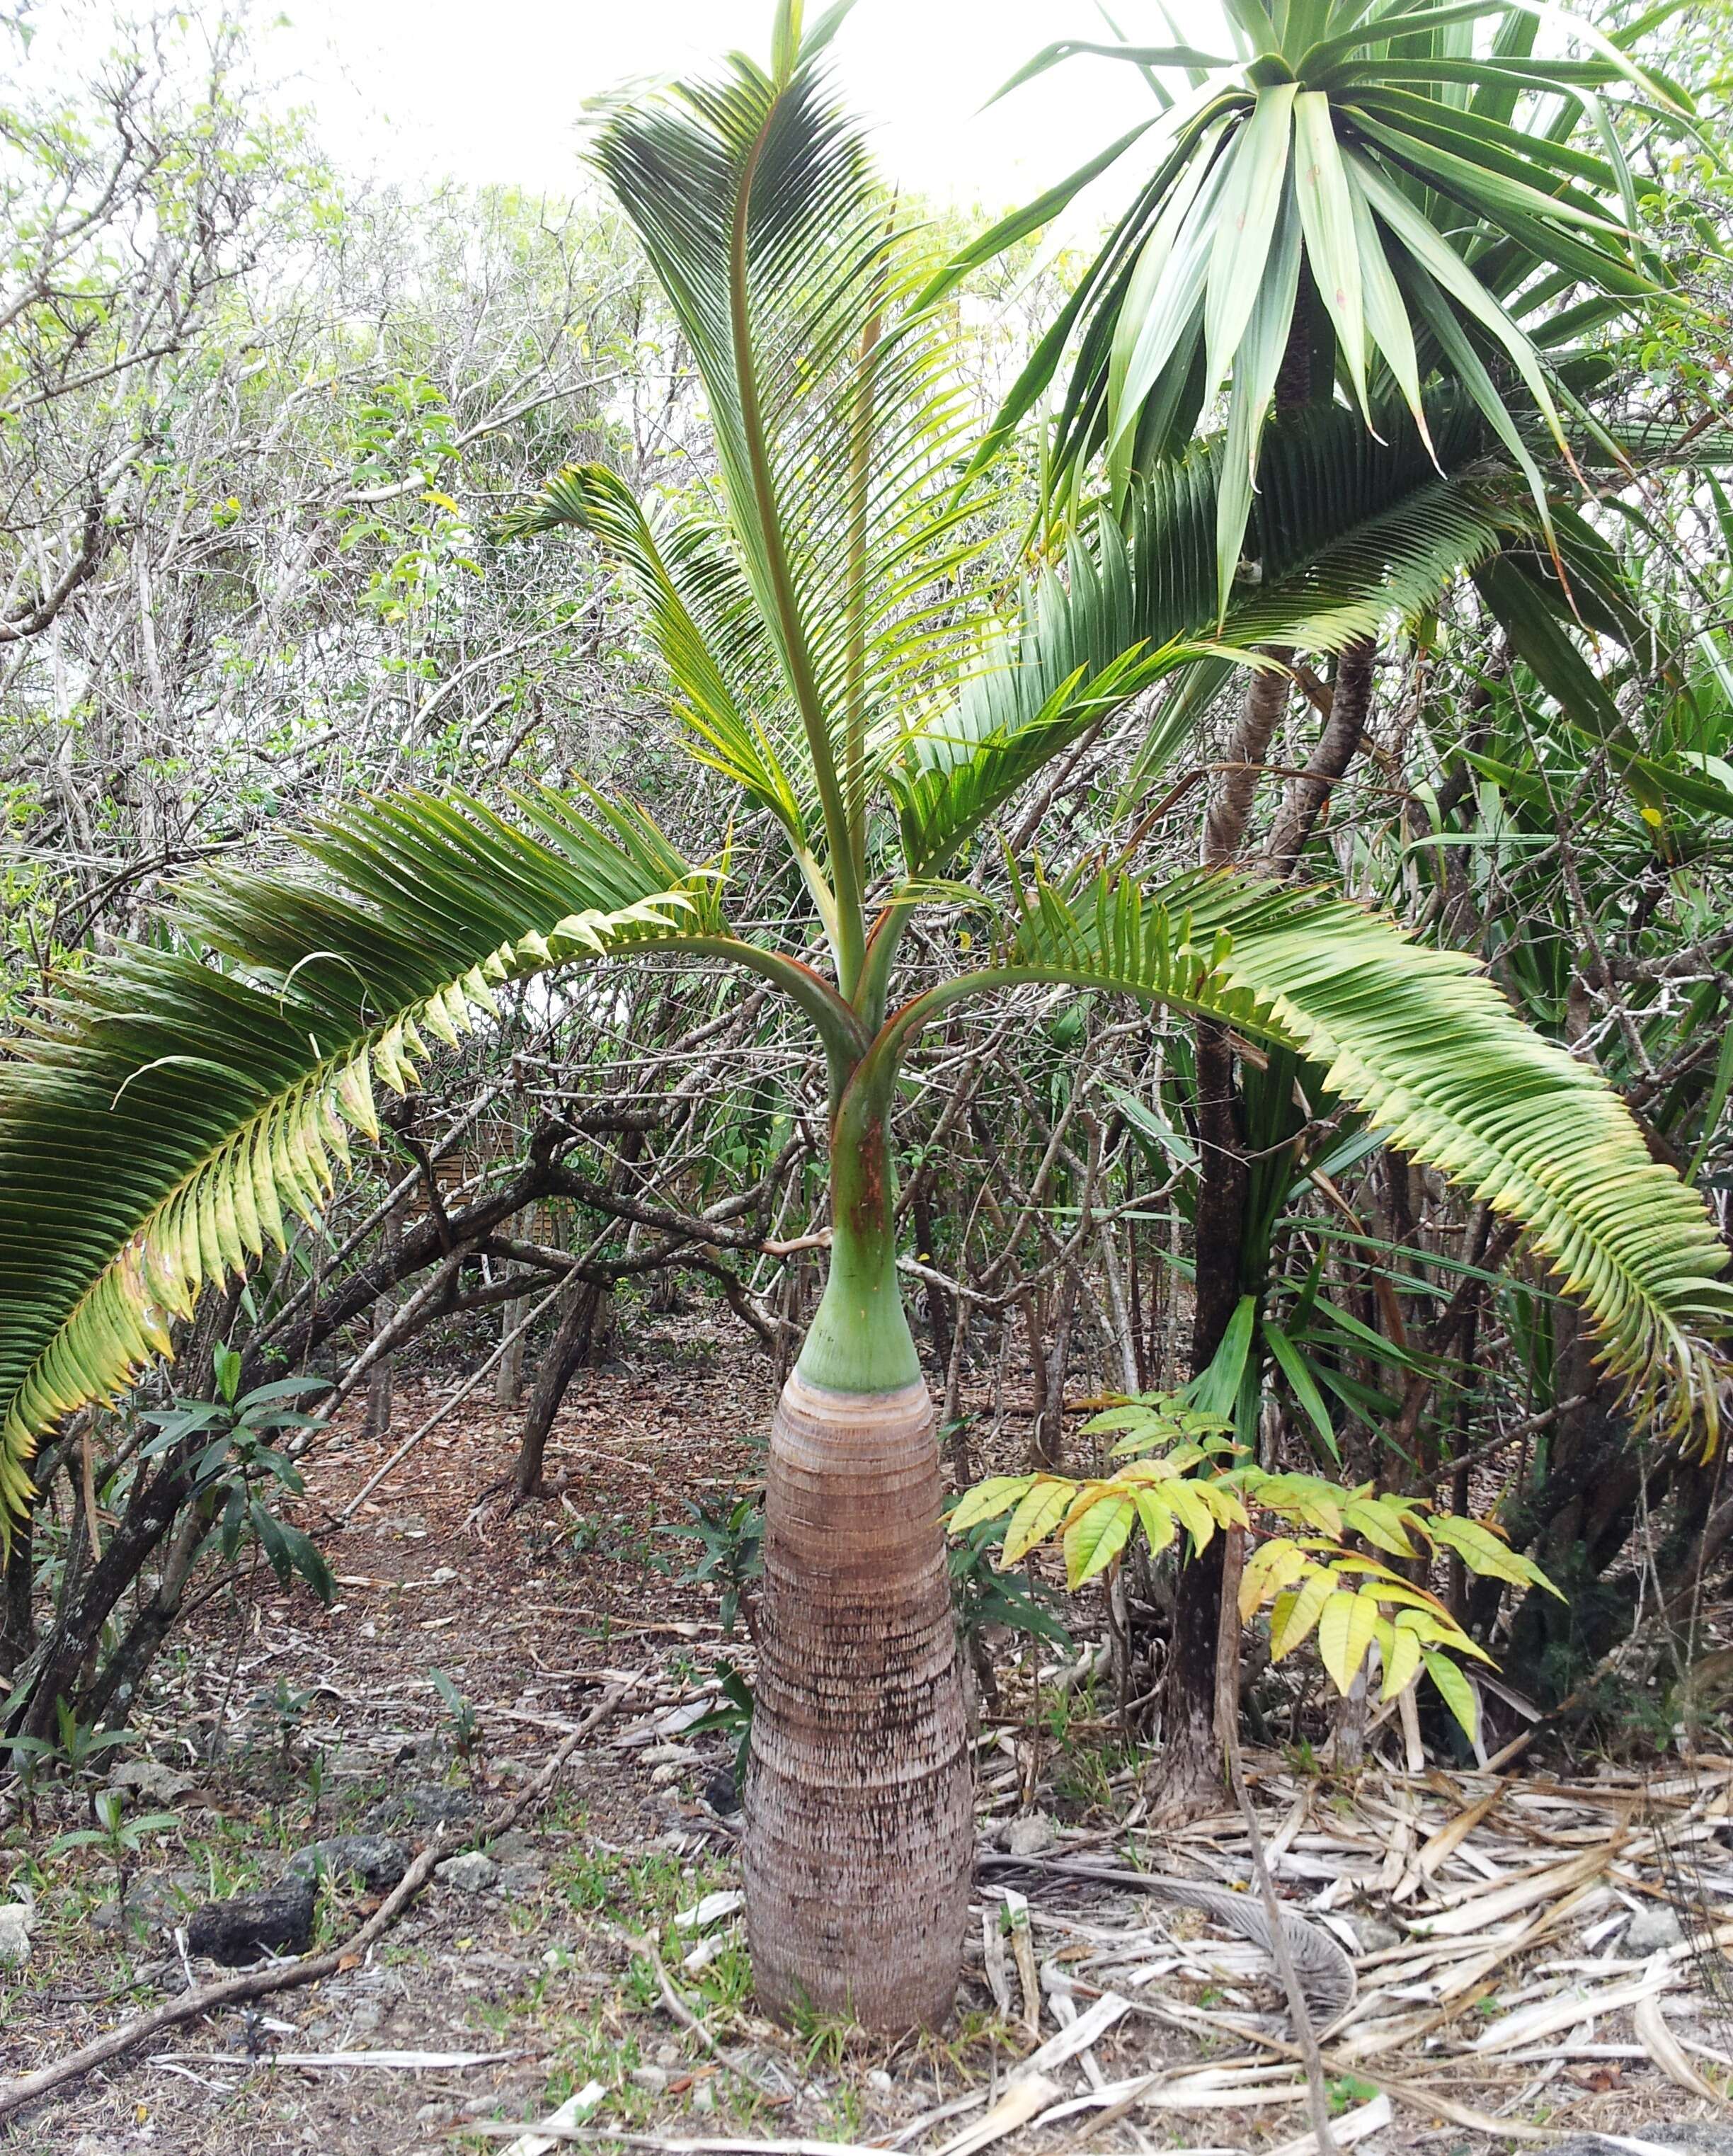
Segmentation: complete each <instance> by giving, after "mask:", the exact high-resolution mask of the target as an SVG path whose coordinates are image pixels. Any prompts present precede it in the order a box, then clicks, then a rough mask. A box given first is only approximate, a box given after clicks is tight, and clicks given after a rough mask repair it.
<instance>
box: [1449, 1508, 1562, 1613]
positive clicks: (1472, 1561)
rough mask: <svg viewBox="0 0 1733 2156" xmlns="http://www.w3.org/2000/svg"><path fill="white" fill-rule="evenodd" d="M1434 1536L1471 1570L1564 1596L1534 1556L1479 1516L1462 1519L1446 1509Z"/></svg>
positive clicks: (1516, 1584) (1514, 1584) (1519, 1585)
mask: <svg viewBox="0 0 1733 2156" xmlns="http://www.w3.org/2000/svg"><path fill="white" fill-rule="evenodd" d="M1432 1532H1433V1540H1434V1541H1436V1542H1441V1543H1443V1544H1444V1546H1445V1547H1446V1548H1448V1549H1454V1551H1455V1552H1456V1553H1457V1555H1458V1556H1459V1558H1461V1559H1462V1561H1463V1563H1464V1564H1465V1565H1466V1566H1467V1567H1468V1568H1469V1571H1470V1572H1478V1573H1484V1575H1485V1576H1486V1577H1487V1578H1491V1579H1508V1580H1509V1581H1510V1583H1511V1584H1512V1585H1513V1586H1516V1587H1544V1588H1545V1589H1546V1592H1547V1593H1548V1594H1555V1595H1558V1599H1559V1600H1560V1601H1561V1602H1562V1601H1563V1600H1564V1599H1565V1598H1564V1596H1563V1595H1561V1594H1559V1590H1558V1589H1557V1588H1556V1587H1555V1586H1554V1585H1553V1584H1552V1582H1551V1580H1550V1579H1549V1578H1547V1577H1546V1573H1544V1572H1542V1571H1541V1568H1540V1566H1539V1565H1537V1564H1536V1563H1534V1562H1533V1560H1532V1559H1531V1558H1525V1557H1523V1556H1520V1555H1519V1553H1517V1552H1516V1551H1515V1550H1513V1549H1512V1548H1510V1544H1509V1543H1506V1542H1505V1541H1503V1540H1502V1539H1501V1538H1500V1537H1499V1536H1497V1535H1495V1533H1494V1532H1492V1530H1491V1528H1490V1527H1484V1526H1483V1525H1482V1524H1481V1522H1479V1520H1463V1519H1459V1518H1458V1517H1456V1515H1455V1514H1454V1513H1451V1512H1446V1513H1443V1514H1442V1515H1441V1516H1440V1517H1438V1518H1436V1519H1434V1520H1433V1523H1432Z"/></svg>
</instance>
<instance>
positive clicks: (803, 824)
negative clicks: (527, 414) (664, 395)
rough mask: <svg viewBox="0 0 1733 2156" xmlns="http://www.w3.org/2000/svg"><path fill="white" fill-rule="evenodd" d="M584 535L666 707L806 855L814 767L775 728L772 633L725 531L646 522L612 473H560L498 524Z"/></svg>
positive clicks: (693, 514) (520, 532) (586, 469)
mask: <svg viewBox="0 0 1733 2156" xmlns="http://www.w3.org/2000/svg"><path fill="white" fill-rule="evenodd" d="M562 527H563V528H567V529H572V530H577V531H585V532H587V533H588V534H589V535H590V536H592V538H594V539H596V540H597V541H598V542H600V544H601V545H602V547H604V548H605V549H606V551H607V552H608V553H610V554H612V555H613V557H614V559H615V560H616V561H617V562H618V563H619V564H620V566H621V567H622V568H623V570H624V571H625V573H626V577H627V578H628V582H629V583H630V586H631V588H632V590H633V593H634V595H635V597H636V598H637V599H638V603H640V605H641V606H642V607H643V612H644V617H645V625H646V627H647V628H648V629H649V633H650V636H651V639H652V641H653V642H654V644H655V647H656V649H657V651H658V653H659V655H660V657H661V660H662V662H663V664H664V666H666V668H667V669H668V672H669V676H670V678H671V680H672V683H673V687H674V713H675V716H677V717H678V718H679V719H680V720H681V721H683V722H684V724H685V725H686V726H688V727H690V730H691V731H692V734H693V735H694V737H695V741H694V743H693V744H692V747H693V752H694V753H695V755H697V756H698V757H700V759H701V760H702V761H703V762H707V763H710V764H712V765H713V766H714V767H715V768H716V769H717V770H719V771H721V772H724V773H726V774H727V776H728V777H729V778H732V779H733V780H734V781H735V782H736V784H737V785H739V786H740V787H741V788H743V789H744V791H745V792H746V794H747V795H748V796H749V797H750V798H751V799H753V800H754V801H756V802H758V803H761V805H762V806H764V807H765V808H768V809H769V810H770V811H771V813H772V814H773V815H774V816H775V817H776V819H777V821H778V822H779V823H780V824H782V827H783V829H785V830H786V831H787V834H788V836H789V839H790V840H791V842H792V844H793V845H794V847H795V850H796V851H797V852H798V853H801V854H807V853H809V852H810V851H811V848H812V827H813V823H814V821H815V820H816V818H817V816H818V794H817V789H816V787H815V784H814V782H813V767H812V760H811V757H810V756H809V755H808V752H807V747H806V743H805V741H804V739H803V737H802V734H801V732H800V729H799V728H798V726H793V727H791V726H788V725H787V724H786V723H782V724H779V723H778V720H779V716H784V717H786V714H780V715H779V711H778V704H779V697H778V689H779V674H778V666H777V656H776V652H775V648H774V644H773V641H772V638H771V635H770V632H769V627H768V624H767V622H766V620H765V618H764V616H763V614H762V613H761V612H760V611H759V608H758V605H757V602H756V597H755V594H754V593H753V591H752V588H751V584H750V583H749V582H748V581H747V579H746V576H745V573H744V572H743V571H742V569H741V563H740V560H739V557H738V556H737V555H736V552H735V551H734V548H733V546H732V542H731V539H730V537H729V535H728V534H727V532H726V531H724V530H722V529H720V528H719V526H717V524H716V523H715V521H714V520H713V519H711V518H710V517H707V516H705V515H704V514H703V513H702V511H700V510H695V509H687V510H686V511H684V513H681V514H679V515H676V514H674V512H673V511H671V510H664V511H663V513H661V514H660V515H658V516H656V517H655V519H654V522H653V521H652V517H651V516H650V514H649V513H648V512H646V511H645V510H644V509H643V507H642V506H640V505H639V503H638V500H637V499H636V497H635V496H634V495H633V493H632V491H631V490H630V488H629V487H628V486H627V485H626V484H625V482H624V481H623V480H621V479H620V478H619V477H618V475H617V474H615V473H613V472H611V471H609V470H608V469H607V468H606V466H604V465H568V466H567V468H566V470H563V471H559V472H556V473H555V475H554V476H553V477H552V478H551V480H548V481H547V482H546V485H543V486H542V487H541V489H540V490H539V491H538V492H537V493H536V495H535V496H534V497H533V498H532V499H531V500H530V501H528V502H527V503H526V504H525V505H524V506H523V507H521V508H520V509H517V510H514V511H512V512H511V514H510V516H506V517H505V518H504V519H502V520H501V522H500V527H499V529H500V536H501V537H502V538H506V539H514V538H521V537H526V536H530V535H531V534H532V533H536V532H543V531H557V530H560V529H561V528H562Z"/></svg>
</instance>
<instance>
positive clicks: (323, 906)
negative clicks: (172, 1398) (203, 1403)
mask: <svg viewBox="0 0 1733 2156" xmlns="http://www.w3.org/2000/svg"><path fill="white" fill-rule="evenodd" d="M517 806H518V808H519V812H520V815H521V818H522V819H523V823H524V824H526V825H527V826H528V827H529V828H528V829H520V828H519V827H517V826H516V825H514V824H508V823H507V822H505V820H504V819H502V818H501V817H500V816H498V815H496V814H494V813H493V812H492V811H491V810H490V809H488V808H485V807H483V806H482V804H481V803H479V802H476V801H473V800H470V799H469V798H465V797H464V796H462V795H458V796H454V797H451V798H446V799H443V800H441V799H436V798H432V797H429V796H427V795H408V796H401V797H397V798H392V799H388V800H377V801H369V802H364V803H359V804H357V805H355V806H352V807H351V808H346V810H345V811H344V812H343V813H342V814H341V815H338V816H336V817H334V818H333V819H331V821H330V822H328V823H326V824H324V825H323V826H321V827H320V829H319V830H318V831H317V832H316V833H315V834H312V835H310V836H308V837H306V838H304V839H301V840H300V842H299V843H300V848H301V851H302V853H303V854H304V855H305V857H306V858H305V861H304V862H303V863H302V864H300V865H295V866H291V867H290V868H287V869H282V870H274V871H268V872H263V873H244V872H240V871H235V870H218V871H213V872H209V873H207V874H206V875H203V876H202V877H201V878H199V879H198V880H197V881H196V882H189V883H188V884H187V885H186V886H185V887H184V888H183V889H182V891H181V893H180V894H179V895H178V900H177V905H176V906H175V908H174V910H173V911H172V915H171V916H170V921H169V927H170V930H171V933H172V943H171V944H170V946H169V947H166V948H165V947H156V946H146V945H138V944H135V945H131V946H128V947H125V948H124V949H122V950H120V951H119V952H116V953H115V954H114V955H113V956H112V957H106V958H104V959H101V960H100V961H98V962H95V964H93V965H92V966H91V967H90V968H89V969H88V970H86V971H85V972H83V973H79V974H76V975H74V976H73V977H72V978H70V979H69V981H68V982H67V983H66V985H65V986H64V988H63V989H62V991H61V994H60V997H59V1001H58V1002H57V1003H56V1004H54V1006H53V1007H52V1008H51V1009H50V1010H49V1014H48V1016H47V1019H46V1020H45V1022H44V1024H42V1026H41V1027H40V1028H39V1029H38V1034H37V1037H36V1038H35V1039H33V1040H32V1041H30V1042H29V1043H28V1045H26V1046H25V1048H24V1049H23V1052H22V1053H21V1054H19V1055H18V1056H17V1057H16V1058H14V1059H13V1060H10V1061H8V1062H6V1063H4V1064H0V1534H3V1530H4V1522H5V1518H6V1516H7V1513H8V1511H9V1510H15V1509H17V1508H18V1507H19V1505H20V1504H21V1502H22V1501H23V1498H24V1496H26V1495H27V1493H28V1480H27V1476H26V1462H27V1461H28V1458H29V1456H30V1453H31V1450H32V1448H33V1444H34V1441H35V1440H36V1438H37V1437H38V1435H39V1434H40V1433H41V1432H42V1431H44V1430H46V1429H48V1428H49V1427H50V1426H51V1425H52V1424H54V1422H55V1421H56V1420H57V1419H59V1417H60V1416H62V1415H64V1414H67V1413H68V1412H69V1411H70V1410H71V1409H74V1408H77V1407H79V1406H81V1405H83V1404H85V1403H87V1402H90V1401H92V1400H100V1399H109V1398H110V1397H112V1395H113V1394H115V1392H116V1391H117V1390H118V1389H120V1387H122V1386H124V1385H125V1384H126V1383H128V1381H129V1380H130V1379H131V1378H132V1377H133V1376H134V1375H135V1374H136V1373H137V1372H138V1371H139V1369H140V1368H142V1367H143V1366H144V1364H145V1363H146V1362H147V1361H148V1360H149V1359H150V1358H151V1357H152V1356H154V1355H160V1354H165V1353H167V1352H168V1351H169V1348H170V1346H171V1327H172V1324H173V1323H174V1322H175V1321H176V1320H177V1318H182V1317H187V1316H188V1315H189V1314H190V1313H191V1312H192V1306H193V1304H194V1302H195V1301H196V1299H197V1295H198V1292H199V1290H200V1288H201V1287H202V1286H204V1285H205V1284H206V1283H208V1282H210V1281H217V1280H220V1279H222V1278H223V1277H225V1276H229V1275H233V1274H238V1273H240V1272H242V1271H244V1269H245V1268H246V1266H247V1265H248V1263H249V1260H251V1259H254V1258H257V1257H258V1256H259V1255H261V1254H262V1253H263V1251H264V1249H265V1247H266V1245H275V1246H277V1247H278V1248H281V1247H283V1246H284V1245H285V1239H286V1235H287V1232H288V1231H287V1227H286V1222H287V1219H289V1217H290V1216H291V1215H297V1216H299V1217H300V1219H304V1220H307V1221H311V1220H313V1219H315V1218H316V1216H317V1214H318V1213H319V1211H320V1209H321V1208H322V1206H323V1205H324V1204H325V1202H326V1199H327V1198H328V1197H329V1195H330V1193H331V1188H332V1187H333V1184H334V1183H335V1181H336V1176H337V1174H338V1173H339V1170H340V1169H341V1168H343V1167H345V1166H346V1164H347V1163H348V1161H349V1157H350V1149H349V1139H348V1132H350V1131H351V1130H353V1131H359V1132H361V1133H362V1134H363V1135H364V1136H366V1137H369V1138H377V1136H378V1134H379V1127H378V1122H377V1114H376V1109H375V1097H374V1090H373V1089H374V1082H375V1081H376V1080H377V1081H378V1082H379V1083H381V1084H382V1085H384V1086H387V1087H388V1088H390V1089H391V1090H392V1091H395V1092H398V1093H401V1092H403V1091H407V1090H408V1087H409V1086H411V1085H413V1084H414V1083H416V1082H417V1080H418V1072H419V1069H420V1066H421V1065H423V1064H424V1063H425V1062H426V1060H427V1059H428V1055H430V1053H431V1052H432V1051H431V1050H430V1048H429V1045H428V1043H429V1041H430V1040H431V1041H434V1042H440V1043H444V1044H445V1045H451V1046H454V1045H456V1043H457V1041H458V1039H459V1036H460V1035H461V1034H464V1033H466V1032H469V1031H470V1030H472V1029H473V1028H474V1025H475V1024H476V1022H477V1019H476V1014H477V1013H478V1012H479V1013H480V1014H484V1015H485V1016H488V1017H493V1016H497V1014H498V1007H497V1004H496V1003H495V997H494V989H495V987H497V986H498V985H499V984H500V983H504V982H509V981H513V980H518V979H522V978H526V977H527V976H529V975H531V974H533V973H541V972H544V971H546V970H548V969H549V968H557V967H561V966H564V965H567V964H570V963H572V962H574V961H577V960H582V959H588V958H594V957H601V956H602V955H604V954H606V953H608V952H617V951H623V950H628V949H631V948H633V947H637V946H639V945H643V944H647V943H661V942H669V941H673V940H677V939H681V938H684V939H688V940H691V939H703V938H704V937H707V936H710V935H712V934H713V932H715V930H716V929H717V927H718V926H719V923H718V921H717V918H716V915H715V900H714V896H713V895H712V892H711V888H710V880H709V879H708V878H707V877H705V876H703V875H695V874H694V872H693V871H692V870H690V868H689V867H688V866H687V865H686V864H685V863H684V861H682V860H680V859H679V856H678V855H676V854H675V853H674V850H673V849H672V848H671V847H670V846H669V844H668V843H667V841H666V840H665V839H664V838H663V837H662V835H661V834H660V833H659V831H658V830H657V829H656V828H655V827H654V824H651V823H650V822H649V819H647V818H645V817H643V815H642V814H639V813H638V811H637V810H635V809H633V808H629V807H625V806H623V805H621V804H618V803H608V802H603V801H600V800H597V801H595V802H592V803H591V804H590V805H589V808H588V810H587V811H586V810H583V809H580V808H578V807H577V806H576V805H575V804H574V803H572V802H571V801H569V800H567V799H566V798H564V797H562V796H560V795H558V794H556V793H551V792H548V791H541V792H538V793H534V794H526V795H525V796H523V797H521V798H520V799H519V801H518V803H517Z"/></svg>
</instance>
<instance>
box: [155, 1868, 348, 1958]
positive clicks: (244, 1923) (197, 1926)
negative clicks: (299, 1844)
mask: <svg viewBox="0 0 1733 2156" xmlns="http://www.w3.org/2000/svg"><path fill="white" fill-rule="evenodd" d="M317 1894H318V1888H317V1886H315V1883H314V1881H312V1880H311V1879H310V1878H309V1877H307V1876H305V1875H303V1876H296V1877H292V1878H289V1879H285V1881H283V1883H282V1885H281V1886H273V1887H272V1888H271V1889H270V1891H269V1892H268V1893H264V1894H237V1895H235V1896H234V1897H233V1899H232V1900H230V1901H227V1902H206V1903H205V1905H204V1907H203V1908H202V1909H195V1910H194V1911H193V1912H192V1915H191V1916H190V1917H188V1918H187V1947H188V1948H189V1949H190V1950H191V1951H192V1953H196V1954H203V1955H205V1956H207V1957H208V1958H209V1959H210V1960H212V1961H220V1962H221V1963H223V1965H224V1967H225V1968H228V1969H238V1968H239V1967H240V1966H241V1964H242V1963H244V1962H249V1961H257V1960H258V1959H259V1957H260V1956H261V1955H262V1954H263V1953H264V1951H265V1949H266V1948H268V1947H269V1948H271V1949H272V1951H273V1952H274V1953H305V1952H306V1950H307V1948H309V1947H310V1945H311V1944H312V1943H313V1903H314V1901H315V1898H316V1897H317Z"/></svg>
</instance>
